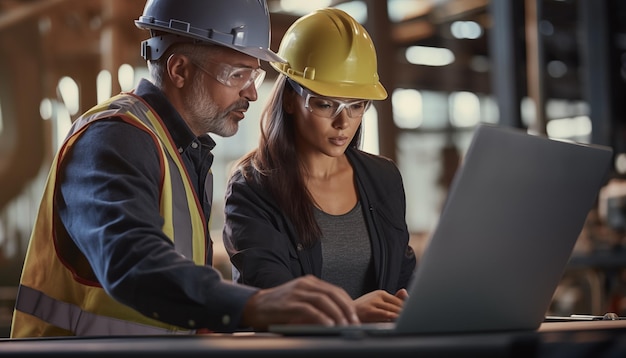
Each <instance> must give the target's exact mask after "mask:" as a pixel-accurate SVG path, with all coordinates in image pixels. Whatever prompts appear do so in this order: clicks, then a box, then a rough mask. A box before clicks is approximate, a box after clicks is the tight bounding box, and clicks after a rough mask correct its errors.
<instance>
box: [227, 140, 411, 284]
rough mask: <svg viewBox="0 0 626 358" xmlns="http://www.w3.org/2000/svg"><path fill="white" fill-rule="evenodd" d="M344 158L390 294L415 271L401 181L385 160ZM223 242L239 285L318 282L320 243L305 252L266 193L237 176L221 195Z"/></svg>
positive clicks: (380, 279) (354, 153) (351, 153)
mask: <svg viewBox="0 0 626 358" xmlns="http://www.w3.org/2000/svg"><path fill="white" fill-rule="evenodd" d="M346 155H347V157H348V159H349V160H350V163H351V164H352V166H353V168H354V173H355V178H356V183H357V187H358V193H359V200H360V202H361V205H362V208H363V212H364V213H365V220H366V223H367V228H368V231H369V233H370V240H371V243H372V255H373V260H374V267H375V272H376V279H377V287H378V288H379V289H384V290H386V291H388V292H390V293H392V294H393V293H395V291H397V290H398V289H400V288H406V287H407V286H408V284H409V281H410V280H411V276H412V273H413V271H414V269H415V266H416V258H415V254H414V252H413V249H412V248H411V247H410V246H409V233H408V229H407V225H406V220H405V215H406V198H405V193H404V185H403V183H402V177H401V175H400V172H399V170H398V168H397V167H396V165H395V164H394V163H393V162H392V161H391V160H389V159H387V158H384V157H381V156H376V155H372V154H368V153H365V152H363V151H360V150H357V149H354V148H349V149H348V150H347V151H346ZM223 239H224V245H225V247H226V250H227V251H228V254H229V256H230V259H231V262H232V263H233V265H234V268H233V275H234V277H233V279H235V280H237V281H238V282H241V283H245V284H248V285H252V286H257V287H261V288H268V287H274V286H277V285H280V284H282V283H284V282H287V281H289V280H290V279H293V278H295V277H299V276H303V275H306V274H313V275H315V276H317V277H321V272H322V250H321V246H320V244H319V242H318V243H317V244H316V245H315V246H313V247H312V248H310V249H306V248H304V247H303V246H302V245H301V244H299V242H298V237H297V233H296V230H295V228H294V226H293V224H292V223H291V221H290V220H289V219H288V218H287V217H286V216H285V215H284V214H283V213H282V212H281V210H280V209H279V208H278V206H277V205H276V203H275V202H274V200H273V199H272V197H271V196H270V195H269V193H268V192H267V191H265V190H264V189H263V188H261V187H260V186H259V185H257V184H254V183H249V182H247V181H246V180H245V179H244V178H243V176H242V174H241V172H239V171H238V172H236V173H235V174H234V175H233V176H232V177H231V178H230V180H229V183H228V187H227V190H226V205H225V225H224V232H223Z"/></svg>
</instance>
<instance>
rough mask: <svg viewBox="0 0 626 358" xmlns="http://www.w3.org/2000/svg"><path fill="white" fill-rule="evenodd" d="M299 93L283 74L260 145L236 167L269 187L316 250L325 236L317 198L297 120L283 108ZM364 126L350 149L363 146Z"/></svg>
mask: <svg viewBox="0 0 626 358" xmlns="http://www.w3.org/2000/svg"><path fill="white" fill-rule="evenodd" d="M291 94H295V92H294V90H293V89H292V88H291V86H289V85H287V81H286V77H285V76H284V75H279V77H278V78H277V80H276V82H275V84H274V88H273V89H272V92H271V93H270V97H269V100H268V102H267V104H266V105H265V108H264V109H263V112H262V113H261V121H260V125H261V136H260V138H259V146H258V147H257V148H256V149H254V150H252V151H251V152H250V153H248V154H246V155H245V156H244V157H243V158H242V159H240V160H239V162H238V163H237V164H235V166H234V170H240V171H241V172H242V174H243V176H244V178H246V180H248V181H249V182H254V183H257V184H259V185H261V186H262V187H264V188H266V189H267V190H268V192H269V193H270V194H271V195H272V196H273V197H274V200H275V201H276V203H277V205H278V206H279V207H280V208H281V210H282V211H283V213H284V214H285V215H286V216H287V217H288V218H289V219H290V220H291V222H292V223H293V225H294V227H295V229H296V231H297V233H298V236H299V238H300V243H301V244H302V245H303V246H305V247H312V246H313V244H314V243H315V242H316V241H317V240H318V239H319V237H320V236H321V231H320V228H319V226H318V225H317V222H316V221H315V216H314V214H313V207H314V201H313V197H312V196H311V194H310V193H309V191H308V190H307V188H306V185H305V180H304V175H303V171H304V170H305V169H304V168H303V166H302V163H301V162H300V159H299V158H298V154H297V152H296V143H295V140H296V138H295V127H294V118H293V116H292V115H290V114H288V113H287V112H285V111H284V109H283V102H284V97H285V96H286V95H291ZM360 139H361V127H359V129H358V130H357V132H356V134H355V136H354V138H353V139H352V142H351V143H350V146H353V147H357V148H358V146H359V145H360Z"/></svg>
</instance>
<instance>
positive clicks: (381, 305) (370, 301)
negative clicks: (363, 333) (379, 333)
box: [354, 288, 409, 322]
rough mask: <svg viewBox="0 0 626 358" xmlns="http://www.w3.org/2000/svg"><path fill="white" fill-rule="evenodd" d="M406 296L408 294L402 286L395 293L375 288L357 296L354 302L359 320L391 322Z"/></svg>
mask: <svg viewBox="0 0 626 358" xmlns="http://www.w3.org/2000/svg"><path fill="white" fill-rule="evenodd" d="M407 297H409V294H408V293H407V291H406V289H404V288H403V289H400V290H398V292H396V294H395V295H392V294H390V293H388V292H387V291H384V290H376V291H372V292H370V293H366V294H364V295H363V296H361V297H359V298H357V299H356V300H354V304H355V307H356V312H357V315H358V316H359V320H360V321H361V322H391V321H395V320H396V318H398V315H399V314H400V311H402V306H403V305H404V300H405V299H406V298H407Z"/></svg>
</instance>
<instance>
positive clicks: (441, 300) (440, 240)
mask: <svg viewBox="0 0 626 358" xmlns="http://www.w3.org/2000/svg"><path fill="white" fill-rule="evenodd" d="M611 163H612V149H610V148H608V147H604V146H597V145H586V144H577V143H572V142H566V141H559V140H553V139H549V138H547V137H544V136H538V135H531V134H528V133H527V132H525V131H523V130H520V129H516V128H512V127H502V126H496V125H491V124H481V125H479V126H478V127H477V128H476V129H475V132H474V135H473V137H472V141H471V143H470V146H469V147H468V150H467V152H466V154H465V157H464V159H463V161H462V164H461V166H460V167H459V168H458V170H457V173H456V175H455V177H454V180H453V182H452V185H451V187H450V190H449V192H448V196H447V198H446V202H445V204H444V207H443V209H442V211H441V215H440V217H439V219H438V222H437V225H436V227H435V229H434V231H433V232H432V236H431V237H430V239H429V242H428V245H427V247H426V249H425V250H424V252H423V254H422V256H421V257H420V258H418V264H417V268H416V271H415V273H414V277H413V279H412V281H411V284H410V285H409V287H408V290H409V298H408V299H407V300H406V301H405V303H404V308H403V310H402V312H401V314H400V316H399V317H398V319H397V320H396V321H395V322H393V323H388V324H387V323H382V324H377V323H376V324H369V323H368V324H362V325H357V326H348V327H345V326H343V327H337V326H336V327H325V326H321V325H273V326H270V327H269V331H270V332H275V333H280V334H284V335H334V334H354V333H356V332H358V333H371V334H378V333H382V334H450V333H482V332H511V331H533V330H537V329H538V328H539V326H540V325H541V323H543V321H544V318H545V315H546V312H547V311H548V308H549V306H550V303H551V301H552V297H553V294H554V292H555V290H556V287H557V285H558V284H559V282H560V280H561V278H562V275H563V273H564V270H565V267H566V265H567V262H568V260H569V257H570V255H571V253H572V250H573V248H574V244H575V243H576V241H577V239H578V237H579V235H580V232H581V230H582V228H583V225H584V223H585V220H586V217H587V214H588V212H589V210H590V209H592V208H593V207H594V206H595V205H596V198H597V195H598V192H599V190H600V188H601V187H602V186H603V185H604V184H605V183H606V180H607V178H608V176H607V175H608V173H609V168H610V165H611ZM417 200H419V199H417Z"/></svg>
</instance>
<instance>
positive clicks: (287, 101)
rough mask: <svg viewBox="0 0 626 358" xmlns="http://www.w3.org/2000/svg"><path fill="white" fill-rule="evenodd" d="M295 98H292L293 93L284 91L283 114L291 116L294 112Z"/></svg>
mask: <svg viewBox="0 0 626 358" xmlns="http://www.w3.org/2000/svg"><path fill="white" fill-rule="evenodd" d="M296 101H297V98H296V97H295V96H294V92H293V91H285V92H284V93H283V108H284V110H285V113H287V114H293V113H294V112H295V105H296Z"/></svg>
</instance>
